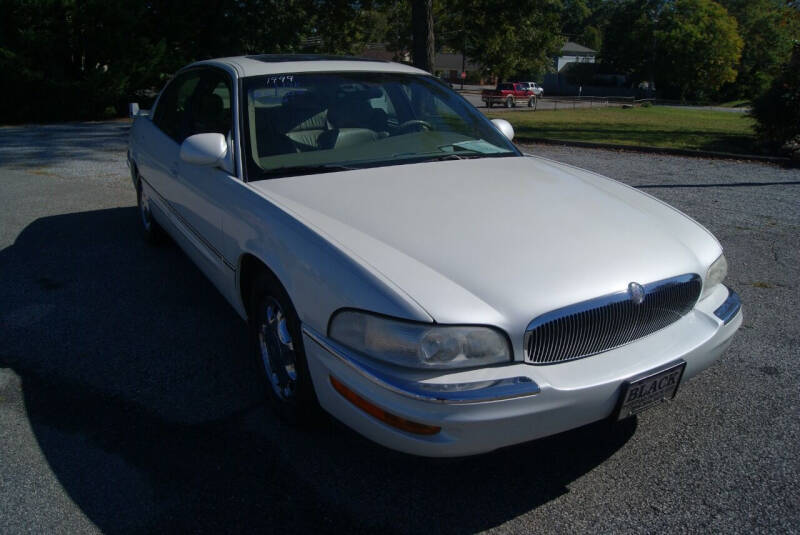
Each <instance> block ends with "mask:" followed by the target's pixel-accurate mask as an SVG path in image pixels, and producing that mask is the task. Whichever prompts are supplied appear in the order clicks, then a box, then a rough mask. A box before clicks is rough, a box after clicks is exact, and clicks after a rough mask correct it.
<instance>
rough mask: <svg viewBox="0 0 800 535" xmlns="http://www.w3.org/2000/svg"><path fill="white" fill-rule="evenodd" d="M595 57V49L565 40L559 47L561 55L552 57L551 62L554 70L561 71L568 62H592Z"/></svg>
mask: <svg viewBox="0 0 800 535" xmlns="http://www.w3.org/2000/svg"><path fill="white" fill-rule="evenodd" d="M596 57H597V50H592V49H591V48H587V47H585V46H583V45H579V44H578V43H573V42H572V41H567V42H566V43H565V44H564V46H563V47H561V55H559V56H556V57H554V58H553V64H554V67H555V68H556V72H561V69H563V68H564V67H566V66H567V65H568V64H570V63H594V62H595V58H596Z"/></svg>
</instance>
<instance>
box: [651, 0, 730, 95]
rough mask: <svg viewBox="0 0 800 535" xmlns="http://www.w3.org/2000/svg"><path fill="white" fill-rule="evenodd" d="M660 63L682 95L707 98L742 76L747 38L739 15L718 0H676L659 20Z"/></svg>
mask: <svg viewBox="0 0 800 535" xmlns="http://www.w3.org/2000/svg"><path fill="white" fill-rule="evenodd" d="M655 41H656V42H657V43H658V45H657V46H658V48H657V51H656V53H657V56H656V57H657V60H656V66H657V69H658V72H659V73H661V74H662V75H668V76H662V79H661V86H662V87H663V86H666V87H668V88H674V91H675V92H676V93H677V94H678V95H680V98H681V100H685V99H686V98H687V97H689V96H694V97H695V98H697V97H701V98H703V97H705V98H707V97H708V96H709V95H711V94H712V93H714V92H716V91H717V90H718V89H719V88H720V87H721V86H722V84H724V83H727V82H733V81H734V80H735V79H736V74H737V72H736V65H737V64H738V63H739V59H740V58H741V55H742V46H743V42H742V38H741V37H740V36H739V33H738V28H737V24H736V19H734V18H733V17H732V16H730V15H729V14H728V12H727V11H726V10H725V8H724V7H722V6H721V5H719V4H718V3H716V2H713V1H712V0H675V2H672V3H670V4H667V5H666V7H665V8H664V10H663V11H662V12H661V14H660V19H659V20H658V22H657V23H656V32H655Z"/></svg>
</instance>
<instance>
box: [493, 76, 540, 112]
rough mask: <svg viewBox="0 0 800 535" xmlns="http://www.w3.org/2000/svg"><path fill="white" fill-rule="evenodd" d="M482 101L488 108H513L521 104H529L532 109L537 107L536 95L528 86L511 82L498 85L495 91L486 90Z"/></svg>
mask: <svg viewBox="0 0 800 535" xmlns="http://www.w3.org/2000/svg"><path fill="white" fill-rule="evenodd" d="M481 100H483V102H485V103H486V107H487V108H491V107H492V106H494V105H495V104H502V105H504V106H505V107H506V108H511V107H512V106H516V105H517V103H519V102H521V103H527V104H528V107H531V108H532V107H535V106H536V95H535V94H534V93H533V91H530V90H529V89H528V85H527V84H519V83H511V82H506V83H501V84H497V87H496V88H494V89H484V90H483V91H481Z"/></svg>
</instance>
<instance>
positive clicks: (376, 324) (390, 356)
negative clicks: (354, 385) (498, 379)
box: [328, 310, 511, 369]
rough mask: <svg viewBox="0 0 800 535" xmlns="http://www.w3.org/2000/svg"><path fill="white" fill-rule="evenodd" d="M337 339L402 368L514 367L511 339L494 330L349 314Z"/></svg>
mask: <svg viewBox="0 0 800 535" xmlns="http://www.w3.org/2000/svg"><path fill="white" fill-rule="evenodd" d="M328 334H329V335H330V337H331V338H333V339H334V340H336V341H337V342H339V343H340V344H342V345H345V346H347V347H349V348H350V349H354V350H355V351H358V352H360V353H363V354H364V355H367V356H369V357H372V358H374V359H377V360H382V361H385V362H389V363H392V364H397V365H398V366H406V367H409V368H423V369H437V368H438V369H441V368H467V367H474V366H485V365H487V364H497V363H501V362H509V361H510V360H511V349H510V348H509V345H508V340H507V338H506V337H505V336H504V335H503V334H502V333H500V332H499V331H496V330H495V329H491V328H489V327H482V326H439V325H433V324H427V323H412V322H407V321H402V320H395V319H389V318H384V317H380V316H373V315H372V314H368V313H365V312H358V311H354V310H345V311H341V312H338V313H337V314H335V315H334V317H333V319H332V320H331V325H330V329H329V333H328Z"/></svg>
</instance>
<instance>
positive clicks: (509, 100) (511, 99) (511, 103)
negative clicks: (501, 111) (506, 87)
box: [506, 97, 514, 108]
mask: <svg viewBox="0 0 800 535" xmlns="http://www.w3.org/2000/svg"><path fill="white" fill-rule="evenodd" d="M513 105H514V99H513V98H511V97H508V98H507V99H506V108H510V107H512V106H513Z"/></svg>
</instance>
